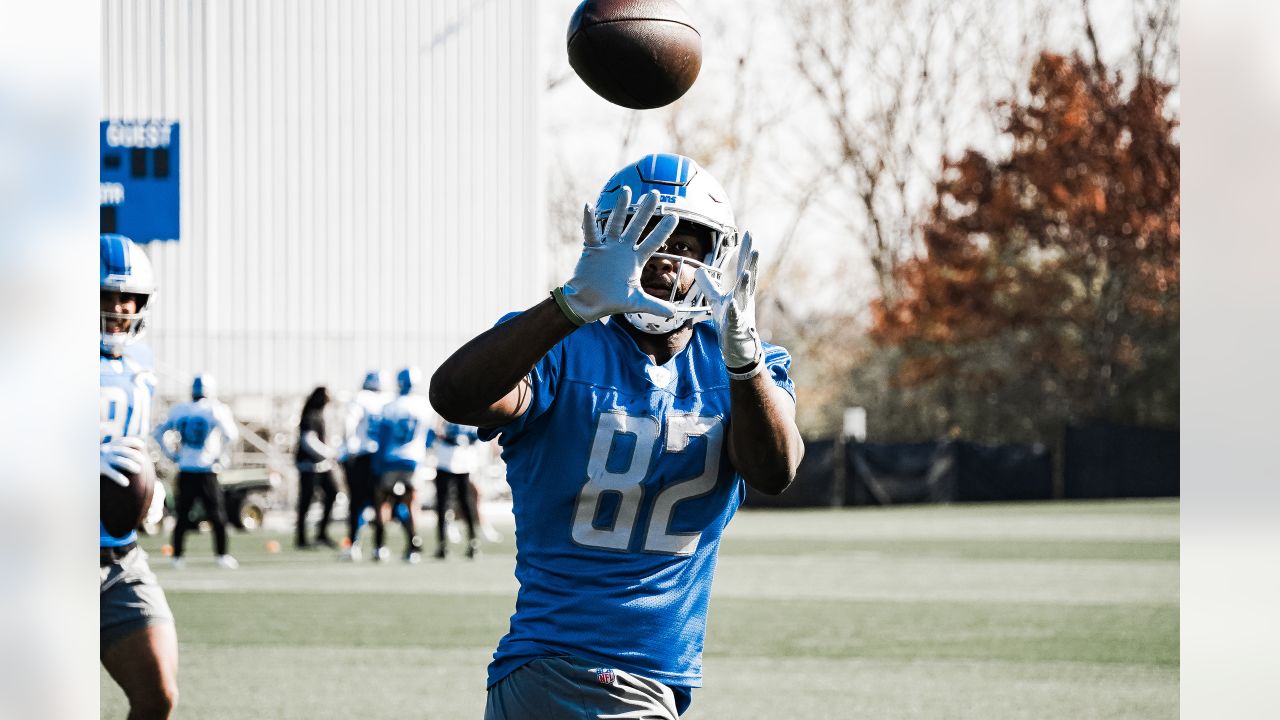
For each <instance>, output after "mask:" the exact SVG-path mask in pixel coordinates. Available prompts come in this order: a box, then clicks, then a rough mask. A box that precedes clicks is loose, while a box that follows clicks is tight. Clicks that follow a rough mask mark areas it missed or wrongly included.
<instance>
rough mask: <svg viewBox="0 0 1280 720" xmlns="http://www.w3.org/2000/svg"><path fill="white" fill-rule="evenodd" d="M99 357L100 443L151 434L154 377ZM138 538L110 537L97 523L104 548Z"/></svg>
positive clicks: (129, 362)
mask: <svg viewBox="0 0 1280 720" xmlns="http://www.w3.org/2000/svg"><path fill="white" fill-rule="evenodd" d="M100 357H101V362H99V363H98V366H99V368H100V369H101V380H100V381H99V384H98V398H99V405H100V408H101V409H100V412H99V415H98V430H99V432H98V434H99V440H100V442H103V443H106V442H109V441H111V440H114V439H116V438H120V437H142V438H145V437H146V436H147V433H148V432H149V431H150V430H151V398H152V397H153V396H154V395H155V387H156V377H155V374H154V373H152V372H151V370H150V369H148V368H147V367H145V366H144V365H142V364H141V363H139V362H138V361H136V360H134V359H133V358H130V357H118V358H116V357H108V356H106V355H101V356H100ZM137 537H138V534H137V533H136V532H134V531H130V532H129V534H127V535H125V536H123V537H118V538H117V537H112V536H110V535H108V534H107V531H106V529H105V528H103V527H102V523H101V522H99V523H98V544H99V545H101V546H103V547H119V546H121V545H128V544H129V543H131V542H133V541H135V540H137Z"/></svg>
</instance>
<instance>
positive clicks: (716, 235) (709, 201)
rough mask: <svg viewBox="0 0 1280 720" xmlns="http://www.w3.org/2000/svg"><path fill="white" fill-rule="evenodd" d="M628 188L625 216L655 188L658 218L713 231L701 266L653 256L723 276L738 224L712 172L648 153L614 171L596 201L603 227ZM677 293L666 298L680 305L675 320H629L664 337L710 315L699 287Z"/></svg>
mask: <svg viewBox="0 0 1280 720" xmlns="http://www.w3.org/2000/svg"><path fill="white" fill-rule="evenodd" d="M624 187H629V188H631V199H632V201H633V202H632V204H631V205H630V206H628V207H627V215H632V214H634V213H635V210H636V205H637V204H638V203H639V201H640V198H642V197H644V196H645V194H646V193H648V192H649V191H651V190H657V191H658V208H657V210H656V211H654V214H655V215H675V216H676V217H677V218H679V219H680V220H682V221H688V222H691V223H695V224H697V225H700V226H702V227H704V228H707V229H708V230H710V231H711V252H710V253H708V254H707V257H706V258H704V259H703V260H702V262H701V263H699V262H697V261H693V260H689V259H688V258H682V257H680V256H677V255H668V254H666V253H655V254H654V257H658V258H666V259H669V260H671V261H672V262H673V263H675V264H676V267H677V268H680V267H681V266H682V265H683V264H686V263H687V264H689V265H692V266H693V267H695V268H697V267H698V266H706V267H707V270H708V272H710V274H711V275H712V276H713V277H716V278H719V277H720V276H721V275H722V274H723V270H724V268H725V267H726V266H727V263H728V261H729V259H730V256H731V255H732V254H733V253H732V249H733V248H735V247H737V245H738V228H737V226H736V225H735V224H734V220H733V208H732V207H731V206H730V205H729V198H728V195H726V194H725V191H724V188H722V187H720V183H718V182H716V179H715V178H714V177H712V176H711V173H709V172H707V171H706V170H705V169H703V168H702V166H700V165H698V163H696V162H694V161H693V160H691V159H690V158H687V157H684V156H683V155H673V154H670V153H656V154H653V155H646V156H644V157H642V158H640V159H639V160H637V161H636V162H634V163H631V164H630V165H627V166H626V167H624V168H622V169H621V170H619V171H618V172H616V173H614V175H613V177H611V178H609V181H608V182H606V183H605V184H604V189H603V190H602V191H601V192H600V197H599V198H598V199H597V200H596V219H597V221H598V222H599V223H600V227H601V228H603V227H604V224H605V222H606V221H607V220H608V218H609V213H610V212H611V211H612V210H613V206H614V203H615V202H616V201H617V194H618V193H619V192H622V188H624ZM677 287H678V285H677ZM675 292H676V288H674V287H673V288H672V296H671V297H670V298H664V299H667V300H670V301H671V302H672V303H673V304H674V305H675V306H676V315H675V317H673V318H664V317H662V316H660V315H651V314H649V313H627V314H626V318H627V320H628V321H629V322H630V323H631V324H632V325H634V326H635V327H636V328H638V329H639V330H641V331H643V332H647V333H652V334H661V333H668V332H671V331H672V330H675V329H676V328H678V327H680V326H681V325H683V324H684V323H685V322H686V321H687V320H690V319H692V320H694V321H695V322H697V321H699V320H705V319H706V318H708V317H710V314H711V308H710V306H709V305H708V304H707V302H706V298H705V297H704V296H703V294H702V290H700V289H699V288H698V287H697V286H696V285H695V286H694V287H693V289H691V290H690V291H689V293H688V294H687V295H686V296H685V297H683V298H680V299H676V297H675Z"/></svg>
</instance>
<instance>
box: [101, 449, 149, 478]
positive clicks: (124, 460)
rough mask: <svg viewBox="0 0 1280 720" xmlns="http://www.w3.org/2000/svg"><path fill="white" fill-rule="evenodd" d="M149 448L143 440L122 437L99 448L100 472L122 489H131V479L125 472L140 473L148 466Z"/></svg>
mask: <svg viewBox="0 0 1280 720" xmlns="http://www.w3.org/2000/svg"><path fill="white" fill-rule="evenodd" d="M146 453H147V446H146V443H144V442H143V440H142V438H137V437H121V438H116V439H114V440H112V441H111V442H108V443H103V444H102V445H100V446H99V450H98V461H99V467H100V472H101V473H102V474H103V475H106V476H107V477H108V478H111V481H112V482H114V483H115V484H117V485H119V486H120V487H129V478H127V477H125V476H124V473H122V472H121V470H123V471H124V472H128V473H134V474H137V473H140V472H142V469H143V468H144V467H146V466H147V463H149V462H150V459H148V458H147V454H146Z"/></svg>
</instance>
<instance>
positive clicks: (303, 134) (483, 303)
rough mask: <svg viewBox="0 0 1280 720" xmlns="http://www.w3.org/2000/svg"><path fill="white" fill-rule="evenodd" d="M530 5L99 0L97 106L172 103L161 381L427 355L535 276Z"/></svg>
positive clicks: (283, 380)
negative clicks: (172, 198) (173, 200)
mask: <svg viewBox="0 0 1280 720" xmlns="http://www.w3.org/2000/svg"><path fill="white" fill-rule="evenodd" d="M536 8H537V4H536V3H534V2H529V1H527V0H431V1H428V0H422V1H421V2H414V1H411V0H207V1H206V0H185V1H179V2H174V1H172V0H168V1H166V0H102V11H103V16H102V28H103V93H102V97H103V118H104V119H171V120H177V121H178V122H179V123H181V128H182V130H181V132H182V145H183V146H182V148H181V153H182V155H181V183H182V221H181V222H182V224H181V233H182V239H181V240H180V241H179V242H176V243H167V244H153V245H151V246H149V247H148V252H149V254H150V255H151V257H152V260H153V262H154V264H155V265H156V272H157V275H158V278H159V282H160V285H161V293H160V294H159V295H158V296H157V298H156V301H155V304H154V309H153V315H152V319H151V325H150V327H151V330H150V331H149V332H150V333H151V334H150V343H151V345H152V347H153V349H154V351H155V356H156V359H157V364H158V366H159V368H160V370H161V371H162V376H163V379H162V383H163V387H162V391H164V392H168V393H174V392H180V391H181V387H182V385H183V384H185V379H186V377H187V376H188V375H189V374H190V373H194V372H202V371H207V372H211V373H213V374H215V375H216V376H217V378H218V380H219V383H220V387H221V388H222V394H223V395H298V394H301V393H303V392H305V391H306V390H308V389H310V387H312V386H313V385H314V384H316V383H319V382H324V383H328V384H329V385H330V387H331V388H332V389H335V390H339V391H341V390H344V389H350V388H354V387H355V386H356V385H357V384H358V383H359V381H360V378H361V377H363V373H364V371H365V370H366V369H367V368H370V367H384V368H386V369H394V368H398V367H400V366H402V365H404V364H406V363H417V364H419V365H420V366H422V367H423V369H424V371H426V372H427V373H429V372H430V371H431V370H432V369H433V368H434V367H435V365H436V364H438V363H439V362H440V361H441V360H443V358H444V357H445V356H446V355H447V354H448V353H449V352H451V351H452V350H453V349H454V348H456V347H457V346H458V345H459V344H461V343H462V342H464V341H465V340H466V339H468V338H469V337H471V336H472V335H474V334H475V333H476V332H478V331H480V330H481V329H483V328H485V327H488V326H489V325H491V324H492V323H493V322H494V321H495V320H496V319H497V318H498V317H499V316H500V315H501V314H502V313H503V312H505V311H507V310H511V309H518V308H522V307H525V306H527V305H529V304H531V303H533V302H536V301H537V300H538V299H539V298H541V297H542V296H543V295H544V293H545V292H546V290H547V288H546V287H544V285H545V277H544V275H545V273H544V272H543V265H544V263H545V261H546V260H545V258H544V257H543V255H544V252H543V242H542V228H543V222H542V217H543V198H542V197H541V194H540V192H539V187H540V183H539V182H537V178H538V177H539V174H538V152H537V147H538V142H537V139H538V124H539V123H538V100H537V98H538V94H539V92H540V90H541V85H540V77H541V74H540V70H539V61H538V60H539V58H538V52H537V49H538V47H537V46H538V38H537V32H536V28H537V27H538V24H539V23H537V22H536V21H535V17H534V15H535V12H536Z"/></svg>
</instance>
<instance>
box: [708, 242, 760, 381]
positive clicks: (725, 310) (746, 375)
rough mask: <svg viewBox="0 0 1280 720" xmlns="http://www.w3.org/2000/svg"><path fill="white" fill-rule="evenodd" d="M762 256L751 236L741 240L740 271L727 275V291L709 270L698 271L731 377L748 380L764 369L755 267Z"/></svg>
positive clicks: (738, 264) (738, 265)
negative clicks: (758, 328)
mask: <svg viewBox="0 0 1280 720" xmlns="http://www.w3.org/2000/svg"><path fill="white" fill-rule="evenodd" d="M759 262H760V253H759V252H756V251H755V250H752V249H751V233H746V234H745V235H744V236H743V238H742V246H741V247H740V248H738V262H737V268H736V269H735V270H734V271H733V273H732V274H729V273H727V272H726V273H725V277H724V281H725V284H726V285H728V290H727V291H725V292H721V290H720V286H719V285H718V284H716V281H715V280H713V279H712V277H711V274H710V273H708V272H707V270H706V268H698V274H697V282H698V287H700V288H702V293H703V294H704V295H706V296H707V303H708V304H709V305H710V306H711V319H712V320H713V321H714V322H715V324H716V331H717V332H718V333H719V335H720V354H721V355H722V356H724V364H725V367H727V368H729V377H731V378H733V379H735V380H749V379H751V378H753V377H755V376H756V375H758V374H759V373H760V371H761V370H763V369H764V346H763V345H761V344H760V333H758V332H757V331H756V299H755V295H756V265H757V264H759Z"/></svg>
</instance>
